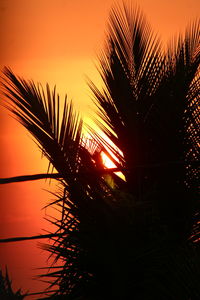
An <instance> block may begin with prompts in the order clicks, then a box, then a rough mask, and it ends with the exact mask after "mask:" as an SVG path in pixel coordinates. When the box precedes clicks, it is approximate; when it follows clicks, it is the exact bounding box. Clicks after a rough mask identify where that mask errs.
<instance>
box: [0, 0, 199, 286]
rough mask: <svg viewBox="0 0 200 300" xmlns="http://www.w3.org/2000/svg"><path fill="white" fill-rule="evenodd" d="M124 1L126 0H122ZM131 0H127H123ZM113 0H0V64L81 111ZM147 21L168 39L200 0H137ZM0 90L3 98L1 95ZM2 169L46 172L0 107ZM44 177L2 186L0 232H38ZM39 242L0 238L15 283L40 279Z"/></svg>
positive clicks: (88, 107)
mask: <svg viewBox="0 0 200 300" xmlns="http://www.w3.org/2000/svg"><path fill="white" fill-rule="evenodd" d="M124 2H126V1H124ZM127 2H129V1H127ZM113 3H114V1H111V0H101V1H100V0H29V1H28V0H1V1H0V41H1V52H0V69H1V70H2V69H3V67H4V66H9V67H11V68H12V70H13V71H14V72H15V74H18V75H20V76H22V77H24V78H25V79H33V80H34V81H35V82H41V83H42V84H45V83H46V82H48V83H49V84H50V85H51V86H52V87H53V86H54V85H55V84H56V86H57V91H58V92H59V93H60V94H61V96H64V94H65V93H67V95H68V97H69V99H73V100H74V103H75V105H76V107H77V109H79V110H80V111H81V114H82V115H83V116H84V117H86V118H87V117H88V113H90V114H91V111H92V108H93V104H92V102H91V99H90V96H91V94H90V91H89V88H88V87H87V84H86V80H85V76H86V75H87V76H89V77H90V78H91V79H92V80H93V81H94V82H95V83H96V84H97V85H98V86H100V78H99V75H98V73H97V71H96V67H95V63H96V57H97V55H98V53H100V50H101V49H102V47H103V45H104V40H105V31H106V22H107V19H108V14H109V9H110V7H111V5H112V4H113ZM133 3H137V4H139V6H140V7H141V8H142V10H143V11H144V12H145V14H146V16H147V19H148V20H149V22H150V23H151V25H152V28H153V29H154V31H155V32H156V33H158V35H160V36H161V39H162V40H163V42H164V43H165V44H166V42H167V41H168V40H169V38H170V37H172V36H173V35H175V34H176V33H179V32H183V31H184V28H185V27H186V25H187V24H188V23H189V22H190V21H191V20H194V19H195V18H196V17H198V16H199V12H200V1H199V0H163V1H161V0H138V1H137V2H133ZM1 98H3V97H2V96H1ZM0 128H1V131H0V149H1V150H0V177H9V176H16V175H24V174H35V173H43V172H45V171H46V169H47V162H46V161H45V160H44V159H43V160H41V154H40V152H39V151H38V149H37V147H36V145H35V144H34V142H33V141H32V140H31V138H30V135H29V134H27V132H26V131H25V130H24V129H23V128H22V127H21V126H20V125H19V124H18V123H17V122H16V121H15V120H13V119H12V118H11V116H10V113H8V112H7V111H6V109H5V108H3V107H0ZM44 189H46V190H50V189H51V186H50V185H49V182H48V181H47V182H44V181H40V182H31V183H18V184H10V185H4V186H0V200H1V202H0V238H5V237H13V236H28V235H35V234H39V233H43V231H42V229H45V228H46V229H47V228H48V226H49V225H48V223H47V222H46V221H45V220H43V217H44V215H45V212H44V210H41V209H42V207H43V206H44V205H45V204H47V203H48V201H50V200H51V199H52V196H51V195H50V194H49V193H48V192H46V191H44ZM46 258H47V255H46V253H44V252H42V251H41V250H40V249H38V248H37V242H23V243H13V244H9V245H8V244H7V245H3V244H0V264H1V266H2V267H3V268H4V267H5V265H7V266H8V270H9V272H10V274H11V277H12V279H13V284H14V287H18V288H20V287H21V288H23V290H25V291H27V290H29V291H30V292H34V291H37V290H38V289H41V288H42V287H43V286H44V285H42V283H38V282H36V281H33V280H31V277H32V276H34V275H36V274H38V270H33V269H34V268H38V267H43V266H45V265H46Z"/></svg>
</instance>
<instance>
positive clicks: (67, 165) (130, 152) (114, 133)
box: [3, 6, 200, 300]
mask: <svg viewBox="0 0 200 300" xmlns="http://www.w3.org/2000/svg"><path fill="white" fill-rule="evenodd" d="M199 32H200V31H199V22H198V21H196V22H194V23H192V24H191V25H190V26H189V27H188V28H187V30H186V32H185V35H184V37H182V36H181V35H180V36H179V37H178V38H177V39H174V40H173V41H172V42H171V44H170V46H169V47H168V49H167V51H165V52H164V50H163V49H162V46H161V43H160V41H159V39H158V38H157V37H156V36H155V35H154V34H153V32H152V30H151V28H150V25H149V24H148V22H147V21H146V18H145V16H144V15H143V13H142V12H141V10H140V9H139V8H132V7H127V6H123V7H117V6H116V7H115V8H113V9H112V11H111V14H110V18H109V26H108V37H107V44H106V48H105V51H103V52H102V54H101V55H100V67H99V71H100V73H101V76H102V79H103V88H102V90H99V89H98V88H97V87H96V86H95V84H94V83H92V81H89V86H90V88H91V89H92V91H93V94H94V101H95V103H96V106H97V107H98V116H97V117H96V119H95V122H96V123H97V124H98V125H99V127H100V129H101V130H102V131H103V132H104V133H105V134H106V135H107V137H108V138H109V139H110V140H111V141H112V143H113V144H114V145H116V147H117V148H116V147H115V146H112V144H109V143H108V142H106V140H104V139H103V138H102V137H101V135H100V134H99V133H98V132H95V131H94V130H92V129H90V133H91V134H92V136H93V139H94V141H95V142H93V143H92V147H91V145H89V144H88V143H87V140H85V139H83V137H82V120H81V119H80V118H79V116H78V114H77V113H75V112H74V110H73V105H72V103H71V102H69V101H68V100H67V98H66V99H65V102H64V112H63V116H62V119H60V114H59V112H60V100H59V96H58V95H57V94H56V90H55V89H54V90H53V91H51V90H50V88H49V86H48V85H47V86H46V90H44V89H43V88H42V87H41V86H39V85H35V84H34V83H33V82H32V81H25V80H24V79H22V78H19V77H17V76H15V75H14V74H13V72H12V71H11V70H10V69H8V68H7V69H5V71H4V74H5V79H4V83H3V85H4V89H5V95H6V96H7V98H8V99H10V102H9V101H8V102H7V107H8V109H9V110H11V111H12V112H13V114H14V115H15V116H16V117H17V119H18V120H19V122H21V124H22V125H23V126H24V127H25V128H27V130H28V131H29V132H30V133H31V134H32V135H33V137H34V138H35V140H36V143H37V144H38V146H39V148H40V149H41V151H42V152H43V154H44V155H45V156H46V157H47V158H48V160H49V162H50V164H51V165H52V166H53V167H54V168H55V169H56V170H57V172H58V173H57V175H56V176H57V177H59V178H57V180H58V182H59V190H58V193H57V194H55V197H56V199H55V201H54V202H52V203H51V204H50V205H56V206H57V209H59V211H60V213H61V218H60V219H55V218H54V217H53V216H52V218H50V217H49V221H50V222H51V223H53V224H54V225H56V226H57V231H56V232H55V233H53V235H52V241H53V243H52V244H47V245H42V247H43V248H44V249H46V250H47V251H49V252H50V254H51V255H54V257H55V261H56V262H57V263H58V262H60V266H58V265H56V266H52V267H50V268H49V272H48V274H44V275H42V277H44V276H46V277H47V278H49V280H50V287H54V288H55V287H56V286H58V288H57V291H56V292H54V293H53V295H52V296H48V297H47V298H45V299H76V300H78V299H80V300H81V299H82V300H83V299H88V300H89V299H104V300H105V299H136V300H139V299H149V300H151V299H152V300H153V299H154V300H156V299H159V300H160V299H161V300H165V299H166V300H169V299H176V300H178V299H180V300H184V299H185V300H189V299H192V300H196V299H199V297H200V285H199V281H198V278H199V275H200V252H199V243H198V238H199V231H200V229H199V224H200V215H199V213H200V208H199V200H198V193H197V188H198V178H199V169H198V165H199V163H198V162H199V161H198V158H199V137H198V126H199V108H198V101H199V72H198V71H199V59H200V56H199ZM116 149H117V150H116ZM101 151H104V152H105V153H106V154H107V155H108V156H109V157H110V158H111V159H112V160H113V162H114V163H115V165H116V168H117V170H118V171H119V170H120V171H121V172H122V174H123V175H124V177H125V180H122V179H121V178H120V177H118V176H117V175H116V174H115V173H114V171H116V169H115V170H110V171H109V170H105V168H104V167H103V165H102V162H101V156H100V154H101ZM110 151H111V152H112V153H113V154H114V156H115V158H113V157H112V156H111V155H110ZM105 173H108V174H109V176H110V178H112V180H113V182H114V184H112V185H110V184H109V182H108V180H107V176H105ZM48 175H50V174H47V177H48ZM56 176H55V177H56ZM22 180H23V179H22ZM11 181H12V180H11ZM56 234H57V236H56ZM52 278H53V279H52Z"/></svg>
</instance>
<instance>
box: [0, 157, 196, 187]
mask: <svg viewBox="0 0 200 300" xmlns="http://www.w3.org/2000/svg"><path fill="white" fill-rule="evenodd" d="M199 163H200V161H190V162H188V161H168V162H162V163H153V164H144V165H136V166H135V167H134V169H140V168H160V167H163V166H167V165H175V166H176V165H193V166H199ZM131 169H133V168H131ZM128 170H130V169H128V168H122V167H120V168H105V169H95V170H91V171H86V172H79V173H77V176H78V175H79V176H82V175H87V174H91V173H94V172H95V173H96V174H99V175H101V174H102V175H104V174H112V173H115V172H123V171H128ZM47 178H51V179H62V178H63V174H60V173H54V174H46V173H43V174H34V175H22V176H14V177H8V178H0V184H6V183H15V182H24V181H32V180H39V179H47Z"/></svg>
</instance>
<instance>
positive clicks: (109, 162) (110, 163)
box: [101, 152, 116, 169]
mask: <svg viewBox="0 0 200 300" xmlns="http://www.w3.org/2000/svg"><path fill="white" fill-rule="evenodd" d="M101 157H102V161H103V165H104V166H105V167H106V168H108V169H111V168H116V165H115V164H114V163H113V161H112V160H111V159H110V158H109V157H108V156H107V155H106V154H105V153H104V152H101Z"/></svg>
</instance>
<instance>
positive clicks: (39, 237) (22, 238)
mask: <svg viewBox="0 0 200 300" xmlns="http://www.w3.org/2000/svg"><path fill="white" fill-rule="evenodd" d="M59 236H63V234H60V233H51V234H40V235H34V236H26V237H13V238H8V239H0V243H10V242H20V241H29V240H39V239H50V238H52V237H59Z"/></svg>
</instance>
